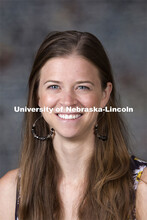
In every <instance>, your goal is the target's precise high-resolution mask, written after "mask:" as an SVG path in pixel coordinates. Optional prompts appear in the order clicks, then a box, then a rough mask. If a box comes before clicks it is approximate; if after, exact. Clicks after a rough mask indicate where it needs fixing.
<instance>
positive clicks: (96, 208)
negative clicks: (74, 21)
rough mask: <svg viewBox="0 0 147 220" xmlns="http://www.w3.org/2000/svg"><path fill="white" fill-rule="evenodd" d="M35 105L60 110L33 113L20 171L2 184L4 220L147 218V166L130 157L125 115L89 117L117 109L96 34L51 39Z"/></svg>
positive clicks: (31, 102) (42, 52)
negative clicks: (109, 109) (73, 110)
mask: <svg viewBox="0 0 147 220" xmlns="http://www.w3.org/2000/svg"><path fill="white" fill-rule="evenodd" d="M27 106H28V107H30V108H34V107H35V108H38V107H40V108H44V107H45V108H46V107H48V108H50V109H53V111H52V113H49V112H48V111H45V112H43V111H42V112H41V113H40V112H29V113H26V118H25V132H24V141H23V148H22V154H21V161H20V168H19V169H18V170H14V171H11V172H9V173H8V174H6V175H5V176H4V177H3V178H2V179H1V181H0V204H1V206H0V213H1V214H0V219H5V220H9V219H11V220H13V219H14V215H15V214H16V216H15V219H19V220H53V219H54V220H55V219H56V220H126V219H130V220H131V219H133V220H134V219H136V218H137V220H145V219H146V216H147V211H146V210H147V205H146V204H147V185H146V182H147V169H146V165H147V164H146V163H144V162H142V161H139V160H137V159H136V158H135V157H130V155H129V153H128V144H127V136H126V130H125V127H124V124H123V121H122V120H121V117H120V115H119V114H118V113H117V112H113V113H110V112H96V111H95V112H84V111H81V109H85V108H88V109H90V108H93V107H95V108H101V109H103V108H104V107H106V106H107V107H108V108H109V107H110V106H112V107H116V106H117V105H116V98H115V85H114V80H113V77H112V72H111V67H110V63H109V60H108V57H107V55H106V53H105V51H104V49H103V46H102V45H101V43H100V42H99V40H98V39H97V38H96V37H95V36H93V35H92V34H90V33H85V32H77V31H65V32H53V33H51V34H49V35H48V36H47V38H46V39H45V41H44V42H43V43H42V45H41V47H40V49H39V50H38V53H37V55H36V58H35V61H34V65H33V68H32V72H31V75H30V79H29V95H28V104H27ZM67 107H69V108H70V107H71V108H72V109H73V108H74V109H76V108H77V107H78V108H79V109H80V111H77V110H76V111H75V112H67ZM61 109H62V111H61ZM59 110H60V112H59ZM141 174H142V175H141ZM135 175H136V176H137V179H138V180H139V184H138V183H137V181H136V176H135ZM137 184H138V186H137ZM136 189H137V191H136ZM16 194H17V195H16ZM136 195H137V197H136ZM16 200H17V203H16V202H15V201H16ZM15 203H16V206H15Z"/></svg>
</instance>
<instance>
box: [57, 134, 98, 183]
mask: <svg viewBox="0 0 147 220" xmlns="http://www.w3.org/2000/svg"><path fill="white" fill-rule="evenodd" d="M53 146H54V149H55V153H56V156H57V160H58V162H59V164H60V166H61V169H62V172H63V180H64V182H66V183H70V182H72V183H73V184H79V182H83V181H84V179H85V177H86V171H87V168H88V165H89V160H90V159H91V157H92V155H93V151H94V146H95V137H94V135H91V136H90V135H89V137H86V138H84V139H82V140H74V141H73V140H70V139H65V138H62V137H59V136H58V135H56V137H55V138H54V139H53Z"/></svg>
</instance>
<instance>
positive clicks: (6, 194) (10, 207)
mask: <svg viewBox="0 0 147 220" xmlns="http://www.w3.org/2000/svg"><path fill="white" fill-rule="evenodd" d="M17 175H18V169H16V170H11V171H9V172H8V173H6V174H5V175H4V176H3V177H2V178H1V179H0V204H1V205H0V219H5V220H9V219H14V217H15V203H16V187H17ZM13 216H14V217H13Z"/></svg>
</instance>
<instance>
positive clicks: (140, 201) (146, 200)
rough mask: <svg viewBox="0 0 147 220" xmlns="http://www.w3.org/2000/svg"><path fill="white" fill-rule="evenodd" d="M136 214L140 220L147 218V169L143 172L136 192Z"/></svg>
mask: <svg viewBox="0 0 147 220" xmlns="http://www.w3.org/2000/svg"><path fill="white" fill-rule="evenodd" d="M136 214H137V219H138V220H145V219H146V216H147V167H146V168H145V169H144V170H143V173H142V175H141V177H140V181H139V184H138V187H137V192H136Z"/></svg>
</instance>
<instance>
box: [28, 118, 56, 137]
mask: <svg viewBox="0 0 147 220" xmlns="http://www.w3.org/2000/svg"><path fill="white" fill-rule="evenodd" d="M40 118H42V115H41V116H40V117H39V118H37V119H36V121H35V122H34V124H33V126H32V134H33V136H34V138H36V139H38V140H40V141H45V140H47V139H49V138H51V137H52V135H53V134H54V132H55V130H54V129H53V128H51V130H50V133H49V134H48V135H47V136H45V137H41V136H38V135H37V134H36V129H35V127H36V123H37V121H38V120H39V119H40Z"/></svg>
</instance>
